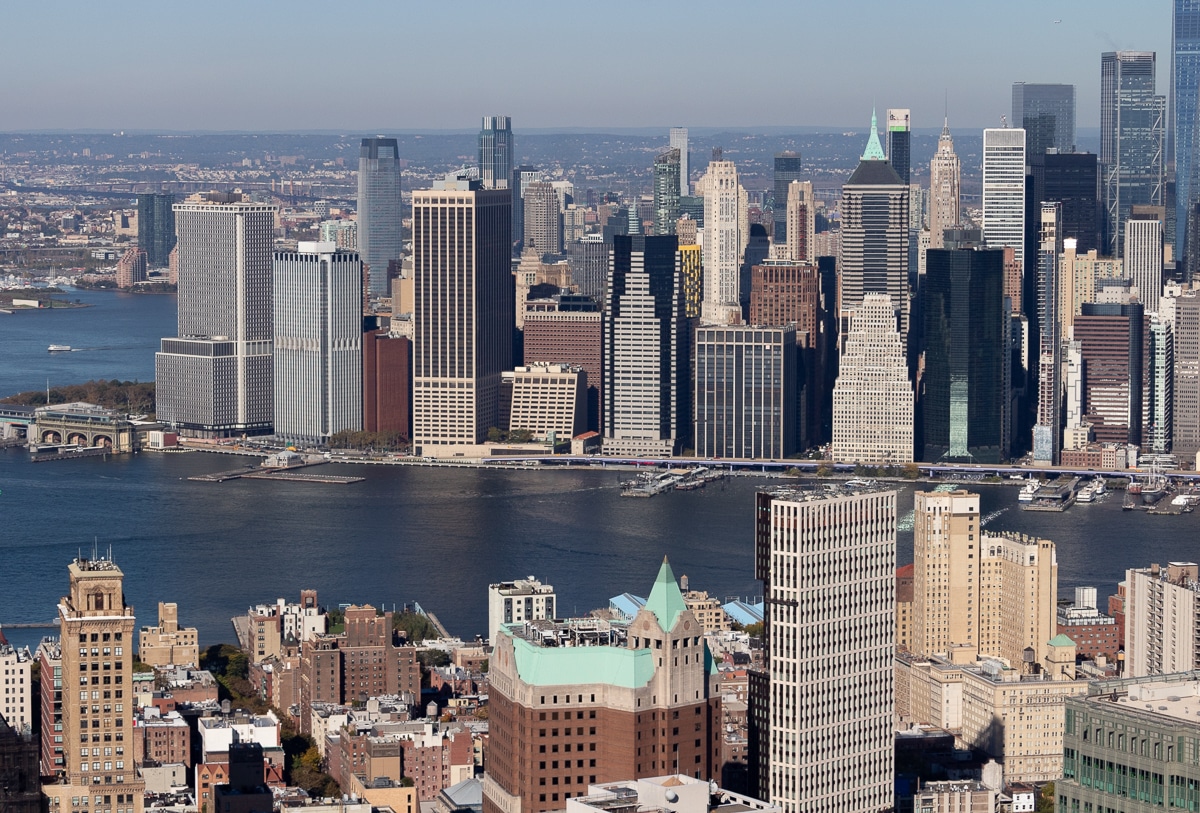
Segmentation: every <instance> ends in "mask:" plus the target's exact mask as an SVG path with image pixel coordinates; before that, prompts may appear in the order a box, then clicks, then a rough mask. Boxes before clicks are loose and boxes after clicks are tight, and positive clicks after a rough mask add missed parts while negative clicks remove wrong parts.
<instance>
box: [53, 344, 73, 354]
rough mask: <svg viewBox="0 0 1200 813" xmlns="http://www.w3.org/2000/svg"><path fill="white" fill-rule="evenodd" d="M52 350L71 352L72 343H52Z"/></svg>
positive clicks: (54, 351) (55, 351)
mask: <svg viewBox="0 0 1200 813" xmlns="http://www.w3.org/2000/svg"><path fill="white" fill-rule="evenodd" d="M50 352H51V353H69V352H71V345H69V344H52V345H50Z"/></svg>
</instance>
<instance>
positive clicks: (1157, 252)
mask: <svg viewBox="0 0 1200 813" xmlns="http://www.w3.org/2000/svg"><path fill="white" fill-rule="evenodd" d="M1122 256H1123V260H1124V263H1125V277H1126V279H1128V280H1129V281H1130V283H1132V285H1133V287H1134V288H1136V289H1137V299H1138V302H1141V303H1142V312H1143V313H1144V314H1145V315H1146V316H1150V315H1152V314H1156V313H1158V300H1159V297H1161V296H1162V292H1163V221H1162V219H1161V218H1159V217H1157V216H1150V217H1146V216H1139V215H1138V214H1132V215H1130V217H1129V219H1128V220H1126V221H1125V252H1124V254H1123V255H1122Z"/></svg>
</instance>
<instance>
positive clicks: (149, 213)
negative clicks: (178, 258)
mask: <svg viewBox="0 0 1200 813" xmlns="http://www.w3.org/2000/svg"><path fill="white" fill-rule="evenodd" d="M174 205H175V196H174V195H171V194H147V195H138V248H140V249H142V250H143V251H145V252H146V262H147V264H148V265H149V266H150V267H151V268H165V267H166V265H167V262H168V259H169V258H170V255H171V249H173V248H175V210H174V209H173V208H172V207H173V206H174Z"/></svg>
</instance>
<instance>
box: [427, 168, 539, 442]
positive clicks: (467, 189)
mask: <svg viewBox="0 0 1200 813" xmlns="http://www.w3.org/2000/svg"><path fill="white" fill-rule="evenodd" d="M510 206H512V196H511V195H510V194H509V192H508V190H501V189H494V190H493V189H483V188H481V185H480V182H479V181H472V180H468V179H465V178H459V177H454V176H450V177H447V178H446V179H445V180H444V181H436V182H435V183H434V185H433V189H420V190H417V191H415V192H413V280H414V299H415V300H416V301H415V310H414V312H413V334H414V339H413V348H414V356H413V443H414V444H415V445H416V446H418V447H420V448H421V450H422V452H423V453H424V454H426V455H430V454H432V455H434V456H436V455H437V453H438V449H439V447H447V446H454V445H456V444H476V443H483V442H484V440H486V438H487V431H488V429H489V428H490V427H493V426H499V421H500V374H501V373H502V372H504V371H505V370H511V369H512V368H513V363H512V361H513V358H512V354H513V330H514V329H515V326H514V322H515V319H516V314H515V308H516V305H515V304H514V301H513V299H514V295H515V294H514V291H513V284H512V270H511V268H510V264H509V254H510V249H509V239H508V238H509V229H510V227H511V223H512V216H511V213H510V211H509V207H510Z"/></svg>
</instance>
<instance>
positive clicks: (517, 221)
mask: <svg viewBox="0 0 1200 813" xmlns="http://www.w3.org/2000/svg"><path fill="white" fill-rule="evenodd" d="M540 180H542V172H541V170H539V169H534V168H533V167H531V166H529V165H527V164H522V165H521V166H519V167H517V168H516V169H514V170H513V174H512V184H511V185H510V187H509V191H511V192H512V229H513V231H512V243H513V249H514V252H518V253H519V252H520V251H523V250H524V246H523V245H522V241H523V240H524V239H525V190H526V189H527V188H528V187H529V185H530V184H531V183H537V182H538V181H540ZM513 256H517V254H516V253H514V255H513Z"/></svg>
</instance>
